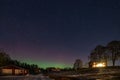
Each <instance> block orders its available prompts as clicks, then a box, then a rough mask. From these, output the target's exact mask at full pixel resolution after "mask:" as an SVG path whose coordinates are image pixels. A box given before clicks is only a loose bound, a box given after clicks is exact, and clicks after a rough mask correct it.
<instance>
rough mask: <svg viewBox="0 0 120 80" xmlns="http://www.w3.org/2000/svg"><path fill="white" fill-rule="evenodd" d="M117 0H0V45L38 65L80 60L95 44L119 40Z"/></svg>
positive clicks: (63, 64) (61, 64)
mask: <svg viewBox="0 0 120 80" xmlns="http://www.w3.org/2000/svg"><path fill="white" fill-rule="evenodd" d="M119 22H120V1H119V0H114V1H113V0H77V1H73V0H69V1H65V0H0V48H3V49H5V51H6V52H7V53H8V54H9V55H10V56H11V58H12V59H17V60H20V61H22V62H27V63H30V64H32V63H35V64H38V65H39V66H40V67H44V68H46V67H51V66H52V67H54V66H55V67H62V68H64V67H72V66H73V63H74V61H75V60H76V59H78V58H80V59H81V60H82V61H83V63H84V64H86V63H87V62H88V61H89V60H88V55H89V54H90V52H91V51H92V50H93V49H94V48H95V47H96V46H97V45H99V44H101V45H106V44H107V43H108V42H110V41H112V40H120V37H119V36H120V23H119Z"/></svg>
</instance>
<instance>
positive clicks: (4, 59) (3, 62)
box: [0, 50, 40, 74]
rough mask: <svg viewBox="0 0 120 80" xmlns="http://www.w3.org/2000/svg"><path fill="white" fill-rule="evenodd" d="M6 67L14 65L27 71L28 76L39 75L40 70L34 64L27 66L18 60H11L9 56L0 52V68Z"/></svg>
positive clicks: (2, 51)
mask: <svg viewBox="0 0 120 80" xmlns="http://www.w3.org/2000/svg"><path fill="white" fill-rule="evenodd" d="M7 65H15V66H19V67H22V68H25V69H27V70H29V73H30V74H38V73H40V68H39V67H38V65H36V64H27V63H25V62H20V61H18V60H12V59H11V58H10V56H9V55H8V54H7V53H6V52H5V51H4V50H0V67H1V66H7Z"/></svg>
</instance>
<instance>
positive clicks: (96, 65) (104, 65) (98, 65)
mask: <svg viewBox="0 0 120 80" xmlns="http://www.w3.org/2000/svg"><path fill="white" fill-rule="evenodd" d="M93 67H106V64H105V63H104V62H103V63H94V64H93Z"/></svg>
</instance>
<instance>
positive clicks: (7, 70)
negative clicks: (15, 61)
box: [0, 65, 29, 75]
mask: <svg viewBox="0 0 120 80" xmlns="http://www.w3.org/2000/svg"><path fill="white" fill-rule="evenodd" d="M28 73H29V71H28V70H27V69H24V68H21V67H18V66H14V65H8V66H2V67H0V75H26V74H28Z"/></svg>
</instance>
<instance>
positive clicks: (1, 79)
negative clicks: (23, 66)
mask: <svg viewBox="0 0 120 80" xmlns="http://www.w3.org/2000/svg"><path fill="white" fill-rule="evenodd" d="M0 80H52V79H50V78H49V77H47V76H42V75H29V76H0Z"/></svg>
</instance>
